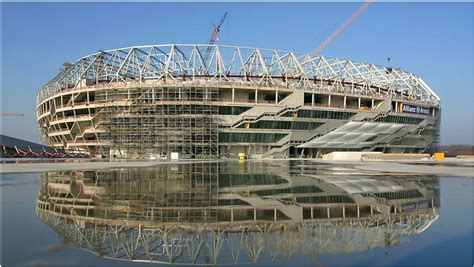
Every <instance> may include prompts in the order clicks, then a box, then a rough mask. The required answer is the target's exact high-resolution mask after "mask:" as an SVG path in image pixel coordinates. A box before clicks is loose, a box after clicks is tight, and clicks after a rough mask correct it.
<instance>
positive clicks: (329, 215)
mask: <svg viewBox="0 0 474 267" xmlns="http://www.w3.org/2000/svg"><path fill="white" fill-rule="evenodd" d="M326 210H327V213H328V219H331V213H330V212H329V207H327V208H326Z"/></svg>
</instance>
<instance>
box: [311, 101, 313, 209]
mask: <svg viewBox="0 0 474 267" xmlns="http://www.w3.org/2000/svg"><path fill="white" fill-rule="evenodd" d="M311 106H312V107H314V94H311ZM311 210H313V209H312V208H311Z"/></svg>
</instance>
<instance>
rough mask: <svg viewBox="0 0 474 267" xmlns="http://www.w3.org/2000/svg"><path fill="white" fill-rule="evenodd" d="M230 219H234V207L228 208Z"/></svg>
mask: <svg viewBox="0 0 474 267" xmlns="http://www.w3.org/2000/svg"><path fill="white" fill-rule="evenodd" d="M230 221H231V222H233V221H234V209H230Z"/></svg>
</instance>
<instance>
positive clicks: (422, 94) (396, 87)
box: [37, 44, 440, 105]
mask: <svg viewBox="0 0 474 267" xmlns="http://www.w3.org/2000/svg"><path fill="white" fill-rule="evenodd" d="M150 79H151V80H163V81H165V80H199V81H203V80H205V81H207V82H210V83H212V82H216V81H217V82H229V83H232V82H236V81H241V82H249V83H254V84H255V85H258V86H279V85H287V86H289V87H290V88H295V89H296V88H310V89H315V90H318V89H319V90H324V91H334V92H346V93H349V94H351V93H356V94H366V95H382V96H386V97H398V98H402V99H406V100H411V101H415V102H423V103H429V104H434V105H439V104H440V98H439V96H438V95H436V93H435V92H434V91H433V90H432V89H431V88H430V87H429V86H428V85H427V84H426V83H425V82H424V81H423V80H422V79H421V78H420V77H419V76H417V75H414V74H412V73H410V72H406V71H403V70H401V69H399V68H392V67H384V66H380V65H375V64H369V63H363V62H358V61H353V60H349V59H339V58H334V57H325V56H316V57H310V55H309V54H304V53H296V52H290V51H283V50H271V49H262V48H252V47H239V46H228V45H203V44H165V45H146V46H131V47H125V48H118V49H112V50H104V51H98V52H96V53H94V54H90V55H87V56H85V57H82V58H80V59H78V60H77V61H75V62H74V63H73V64H72V65H71V66H69V67H68V68H66V69H65V70H63V71H61V72H60V73H59V74H58V75H56V76H55V77H54V78H53V79H52V80H51V81H49V82H48V83H47V84H46V85H44V86H43V87H42V88H41V89H40V90H39V91H38V95H37V101H38V102H41V101H42V100H44V99H46V98H47V97H49V96H51V95H53V94H54V93H55V92H57V91H60V90H62V89H65V88H73V87H78V86H80V85H82V84H83V81H85V80H86V81H92V82H96V83H104V82H105V83H115V82H124V83H125V82H129V81H144V80H150Z"/></svg>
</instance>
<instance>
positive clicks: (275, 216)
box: [273, 209, 277, 221]
mask: <svg viewBox="0 0 474 267" xmlns="http://www.w3.org/2000/svg"><path fill="white" fill-rule="evenodd" d="M273 220H274V221H276V220H277V209H273Z"/></svg>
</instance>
